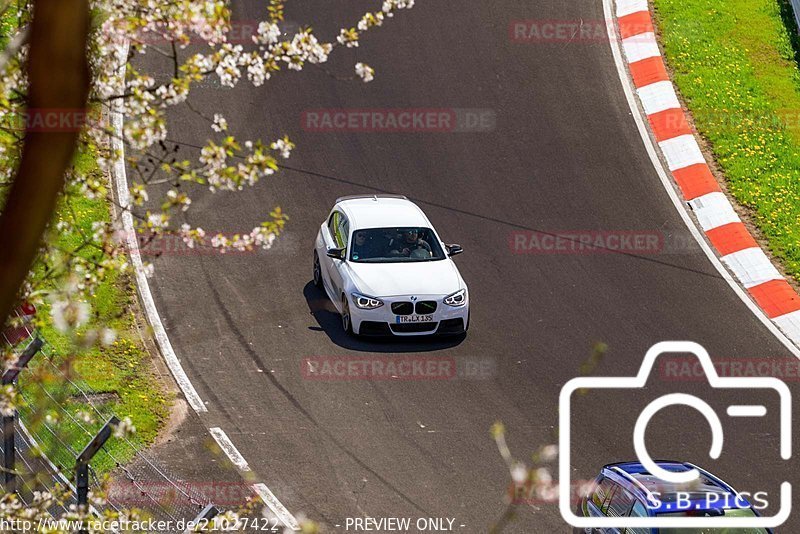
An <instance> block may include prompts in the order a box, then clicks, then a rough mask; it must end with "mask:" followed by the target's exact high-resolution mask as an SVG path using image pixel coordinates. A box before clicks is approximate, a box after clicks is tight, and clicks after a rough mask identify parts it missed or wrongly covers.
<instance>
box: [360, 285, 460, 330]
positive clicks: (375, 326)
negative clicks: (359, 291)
mask: <svg viewBox="0 0 800 534" xmlns="http://www.w3.org/2000/svg"><path fill="white" fill-rule="evenodd" d="M445 296H446V295H414V297H415V299H416V300H414V301H412V300H411V297H412V296H411V295H408V296H397V297H387V298H381V300H382V301H383V306H381V307H380V308H377V309H374V310H362V309H361V308H358V307H357V306H356V305H355V303H353V302H352V297H348V298H349V299H350V317H351V320H352V323H353V332H355V333H356V334H359V335H362V336H427V335H457V334H463V333H464V332H466V330H467V327H468V326H469V324H468V321H469V302H467V303H466V304H465V305H464V306H461V307H458V308H454V307H452V306H448V305H446V304H444V303H443V302H442V300H443V299H444V297H445ZM421 301H434V302H436V304H437V306H436V310H435V311H434V312H433V313H430V314H424V315H430V316H431V320H430V321H420V322H412V323H401V322H398V317H400V316H399V315H398V314H396V313H394V312H393V311H392V304H393V303H401V302H406V303H408V302H412V303H415V302H421ZM405 315H409V314H405ZM410 316H413V317H417V314H416V313H412V314H410Z"/></svg>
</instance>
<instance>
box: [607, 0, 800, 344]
mask: <svg viewBox="0 0 800 534" xmlns="http://www.w3.org/2000/svg"><path fill="white" fill-rule="evenodd" d="M606 2H607V5H606V7H608V4H610V0H606ZM615 7H616V11H615V13H614V15H615V19H616V22H617V28H618V31H619V38H620V39H621V45H622V46H621V48H622V51H623V55H624V58H625V60H626V62H627V67H628V74H629V75H630V79H631V80H632V81H633V87H634V90H635V93H636V95H637V96H638V100H639V103H640V104H641V107H642V109H643V110H644V114H645V115H646V117H647V122H648V123H649V125H650V133H651V134H652V136H653V137H654V138H655V141H656V143H657V145H658V147H659V148H660V149H661V154H662V155H663V158H664V161H665V162H666V166H667V168H668V169H669V172H670V173H671V175H672V178H673V179H674V180H675V183H676V184H677V186H678V188H679V189H680V191H681V193H682V195H683V199H684V200H685V201H686V202H687V203H688V205H689V207H691V209H692V210H693V211H694V214H695V216H696V217H697V222H698V224H699V226H700V229H701V230H702V231H703V232H704V233H705V236H706V238H707V239H708V241H709V242H710V243H711V246H712V247H713V248H714V249H715V250H716V253H717V254H718V255H719V259H720V260H721V261H722V263H723V264H724V265H725V266H726V267H727V268H728V269H729V271H730V272H731V273H733V275H734V276H735V277H736V279H737V280H738V281H739V283H740V284H741V286H743V287H744V289H745V290H746V291H747V294H748V295H749V297H750V299H752V301H753V302H755V304H756V305H757V306H758V308H759V309H760V310H761V311H762V312H763V313H764V314H765V315H766V317H768V318H769V319H770V320H771V321H772V322H773V323H774V324H775V325H777V326H778V328H779V329H780V330H781V331H782V332H783V333H784V334H785V335H786V336H787V337H788V338H789V339H790V340H791V341H792V342H793V343H794V344H795V345H800V296H798V294H797V292H796V291H795V290H794V289H793V288H792V287H791V286H790V285H789V283H788V282H787V281H786V279H785V278H784V277H783V276H781V274H780V273H779V272H778V270H777V269H776V268H775V266H774V265H773V264H772V263H771V262H770V260H769V258H767V255H766V254H764V251H763V250H761V248H760V247H759V246H758V244H757V243H756V240H755V239H754V238H753V236H752V235H750V233H749V232H748V230H747V228H746V227H745V225H744V224H743V223H742V221H741V219H740V218H739V216H738V215H737V214H736V211H735V210H734V209H733V206H732V205H731V203H730V201H729V200H728V198H727V197H726V196H725V194H724V193H723V192H722V190H721V189H720V187H719V184H718V183H717V181H716V179H715V178H714V175H713V174H712V173H711V169H710V168H709V167H708V164H707V163H706V160H705V158H704V157H703V153H702V151H701V150H700V145H699V144H698V143H697V140H696V139H695V137H694V134H693V132H692V129H691V127H690V126H689V122H688V120H687V117H686V114H685V113H684V111H683V109H682V108H681V104H680V101H679V100H678V97H677V94H676V92H675V88H674V87H673V85H672V82H671V81H670V79H669V76H668V75H667V70H666V67H665V65H664V60H663V58H662V57H661V51H660V50H659V47H658V42H657V41H656V36H655V30H654V26H653V21H652V17H651V14H650V9H649V7H648V3H647V0H617V2H616V6H615ZM612 41H613V39H612ZM612 46H613V45H612Z"/></svg>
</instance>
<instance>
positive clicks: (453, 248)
mask: <svg viewBox="0 0 800 534" xmlns="http://www.w3.org/2000/svg"><path fill="white" fill-rule="evenodd" d="M445 247H447V255H448V256H455V255H456V254H461V253H462V252H464V249H463V248H461V245H456V244H452V245H445Z"/></svg>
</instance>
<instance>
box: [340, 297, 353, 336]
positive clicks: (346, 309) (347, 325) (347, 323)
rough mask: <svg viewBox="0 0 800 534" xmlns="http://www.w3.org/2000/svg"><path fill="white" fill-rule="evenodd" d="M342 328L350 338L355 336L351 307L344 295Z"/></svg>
mask: <svg viewBox="0 0 800 534" xmlns="http://www.w3.org/2000/svg"><path fill="white" fill-rule="evenodd" d="M342 328H343V329H344V333H345V334H347V335H348V336H352V335H353V320H352V318H351V317H350V305H349V304H347V297H345V296H344V295H342Z"/></svg>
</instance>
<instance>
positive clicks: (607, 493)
mask: <svg viewBox="0 0 800 534" xmlns="http://www.w3.org/2000/svg"><path fill="white" fill-rule="evenodd" d="M615 485H616V484H614V483H613V482H611V481H610V480H609V479H607V478H604V479H603V480H601V481H600V483H599V484H597V488H596V489H595V490H594V493H593V494H592V503H594V505H595V506H596V507H597V509H598V510H600V511H601V512H602V513H603V514H605V513H606V505H607V504H608V501H609V500H610V499H609V497H611V494H612V493H614V486H615Z"/></svg>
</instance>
